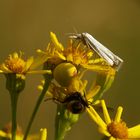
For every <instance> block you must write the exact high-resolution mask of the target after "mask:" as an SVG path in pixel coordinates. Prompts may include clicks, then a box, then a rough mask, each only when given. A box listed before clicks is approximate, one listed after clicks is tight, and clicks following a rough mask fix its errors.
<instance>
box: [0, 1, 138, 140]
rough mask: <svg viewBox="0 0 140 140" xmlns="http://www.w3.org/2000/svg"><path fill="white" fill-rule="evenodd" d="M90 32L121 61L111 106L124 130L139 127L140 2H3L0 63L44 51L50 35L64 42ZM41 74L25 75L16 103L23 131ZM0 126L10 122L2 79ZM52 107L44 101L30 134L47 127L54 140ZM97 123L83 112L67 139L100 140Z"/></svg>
mask: <svg viewBox="0 0 140 140" xmlns="http://www.w3.org/2000/svg"><path fill="white" fill-rule="evenodd" d="M75 29H76V31H77V32H78V33H81V32H88V33H90V34H92V35H93V36H94V37H95V38H96V39H98V40H99V41H100V42H102V43H103V44H104V45H106V46H108V48H109V49H110V50H112V51H113V52H115V53H116V54H117V55H118V56H120V57H121V58H122V59H124V64H123V67H122V68H121V70H120V71H119V72H118V74H117V77H116V79H115V82H114V84H113V86H112V87H111V89H110V90H109V91H108V92H107V93H106V94H105V95H104V98H105V99H106V102H107V104H108V105H109V106H112V107H114V108H117V106H118V105H122V106H123V107H124V112H123V119H124V120H125V121H126V122H127V123H128V126H133V125H136V124H138V123H140V119H139V118H140V110H139V106H140V102H139V100H140V92H139V88H140V84H139V80H140V62H139V60H140V1H139V0H69V1H67V0H56V1H55V0H1V1H0V62H3V60H4V59H5V58H6V57H7V56H8V54H10V53H12V52H14V51H19V50H22V51H24V52H25V55H27V56H30V55H34V54H35V50H36V49H38V48H40V49H45V46H46V44H47V43H48V42H49V40H50V38H49V32H50V31H53V32H55V33H56V34H57V36H58V38H59V40H60V41H61V42H62V43H63V44H66V42H67V41H66V39H67V36H66V34H67V33H73V32H75ZM41 79H42V76H40V75H29V76H28V77H27V81H26V88H25V90H24V92H23V93H22V94H21V96H20V99H19V102H18V122H19V124H20V125H21V126H22V127H23V130H25V127H26V125H27V121H28V120H29V116H30V114H31V111H32V109H33V106H34V104H35V101H36V99H37V97H38V94H39V91H38V90H37V85H38V84H40V80H41ZM0 85H1V86H0V88H1V90H0V91H1V93H0V127H2V126H3V125H4V124H6V123H7V122H9V121H10V117H11V112H10V99H9V94H8V92H7V90H6V89H5V77H4V76H3V75H0ZM55 109H56V105H55V104H54V103H53V102H44V103H42V106H41V108H40V110H39V112H38V115H37V116H36V119H35V121H34V124H33V127H32V130H31V131H32V132H33V133H34V132H38V131H39V129H40V128H41V127H47V129H48V140H53V138H54V118H55ZM100 138H101V135H99V134H98V132H97V129H96V125H95V124H94V123H93V122H92V120H91V119H90V118H89V117H88V115H87V114H86V113H84V114H83V115H82V117H81V119H80V120H79V122H78V123H77V124H76V125H74V126H73V129H72V130H71V132H70V133H69V134H68V135H67V137H66V139H67V140H72V139H73V140H77V139H80V140H85V139H87V140H93V139H96V140H98V139H100Z"/></svg>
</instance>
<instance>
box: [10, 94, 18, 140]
mask: <svg viewBox="0 0 140 140" xmlns="http://www.w3.org/2000/svg"><path fill="white" fill-rule="evenodd" d="M17 101H18V94H16V93H11V108H12V132H11V133H12V140H15V139H16V129H17V121H16V116H17V115H16V114H17Z"/></svg>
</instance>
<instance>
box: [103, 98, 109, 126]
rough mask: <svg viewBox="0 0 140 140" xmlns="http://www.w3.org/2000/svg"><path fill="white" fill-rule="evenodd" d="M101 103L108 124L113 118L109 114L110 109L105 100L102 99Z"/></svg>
mask: <svg viewBox="0 0 140 140" xmlns="http://www.w3.org/2000/svg"><path fill="white" fill-rule="evenodd" d="M101 105H102V108H103V114H104V118H105V122H106V123H107V124H109V123H111V118H110V116H109V113H108V110H107V107H106V104H105V101H104V100H101Z"/></svg>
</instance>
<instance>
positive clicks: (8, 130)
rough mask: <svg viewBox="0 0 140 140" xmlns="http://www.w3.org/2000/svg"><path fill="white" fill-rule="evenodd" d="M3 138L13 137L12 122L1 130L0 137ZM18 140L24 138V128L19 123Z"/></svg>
mask: <svg viewBox="0 0 140 140" xmlns="http://www.w3.org/2000/svg"><path fill="white" fill-rule="evenodd" d="M1 138H4V139H11V123H8V124H6V125H5V127H4V128H3V129H2V130H0V139H1ZM16 140H23V133H22V129H21V127H20V126H19V125H17V131H16Z"/></svg>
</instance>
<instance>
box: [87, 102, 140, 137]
mask: <svg viewBox="0 0 140 140" xmlns="http://www.w3.org/2000/svg"><path fill="white" fill-rule="evenodd" d="M101 106H102V109H103V114H104V120H105V121H104V120H103V119H102V118H101V117H100V116H99V114H98V113H97V112H96V111H95V109H94V108H93V107H92V106H90V107H89V108H87V112H88V114H89V115H90V117H91V118H92V119H93V120H94V122H95V123H96V124H97V125H98V127H99V132H100V133H102V134H103V135H105V136H107V137H109V140H124V139H140V124H139V125H136V126H134V127H131V128H128V127H127V125H126V123H125V122H124V121H122V119H121V115H122V111H123V108H122V107H121V106H119V107H118V109H117V112H116V116H115V118H114V119H113V120H112V119H111V118H110V115H109V113H108V110H107V107H106V104H105V102H104V100H101Z"/></svg>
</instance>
